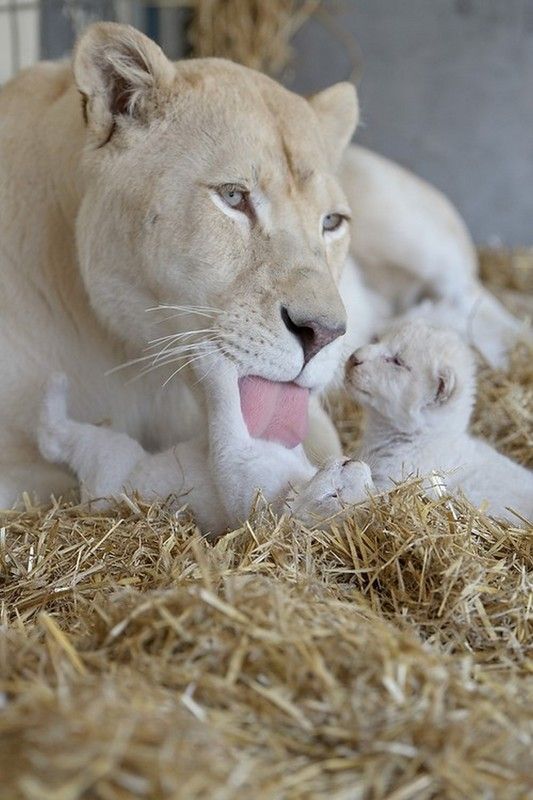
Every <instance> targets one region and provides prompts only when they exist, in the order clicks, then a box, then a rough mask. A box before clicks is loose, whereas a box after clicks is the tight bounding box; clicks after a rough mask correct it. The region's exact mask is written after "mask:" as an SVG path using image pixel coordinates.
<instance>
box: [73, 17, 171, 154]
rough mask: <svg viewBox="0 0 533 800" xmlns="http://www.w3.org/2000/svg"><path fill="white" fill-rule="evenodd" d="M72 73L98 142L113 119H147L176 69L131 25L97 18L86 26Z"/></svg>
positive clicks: (109, 130) (107, 133)
mask: <svg viewBox="0 0 533 800" xmlns="http://www.w3.org/2000/svg"><path fill="white" fill-rule="evenodd" d="M73 64H74V77H75V80H76V83H77V85H78V89H79V90H80V92H81V94H82V96H83V101H84V108H85V117H86V119H87V122H88V124H89V126H90V127H91V129H92V130H93V132H94V133H95V135H96V136H97V138H98V139H100V140H101V143H102V144H104V143H105V142H107V141H108V140H109V139H110V138H111V134H112V132H113V129H114V125H115V122H116V119H117V118H118V117H129V118H135V119H137V120H141V121H145V120H146V119H147V118H148V115H149V112H150V111H151V110H153V109H154V108H155V106H156V102H157V94H158V90H161V89H163V88H164V87H165V86H169V85H170V84H171V82H172V79H173V77H174V67H173V65H172V64H171V62H170V61H169V60H168V59H167V58H166V56H165V55H164V53H163V51H162V50H161V48H160V47H158V46H157V45H156V44H155V42H152V40H151V39H148V37H147V36H145V35H144V34H142V33H140V32H139V31H137V30H135V28H132V27H131V26H130V25H118V24H116V23H114V22H101V23H96V24H95V25H91V26H90V27H89V28H87V30H86V32H85V33H84V34H83V36H82V37H81V39H80V40H79V42H78V44H77V46H76V48H75V51H74V59H73Z"/></svg>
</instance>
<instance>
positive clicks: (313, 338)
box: [281, 306, 346, 364]
mask: <svg viewBox="0 0 533 800" xmlns="http://www.w3.org/2000/svg"><path fill="white" fill-rule="evenodd" d="M281 318H282V320H283V322H284V324H285V327H286V328H287V330H289V331H290V332H291V333H293V334H294V335H295V336H296V338H297V339H298V340H299V342H300V344H301V345H302V350H303V351H304V364H307V363H308V362H309V361H311V359H312V358H313V356H316V354H317V353H318V352H320V350H322V348H323V347H325V346H326V345H327V344H330V342H333V341H334V340H335V339H337V338H338V337H339V336H344V334H345V333H346V323H345V322H341V323H339V324H338V325H335V326H329V325H324V323H322V322H320V321H319V320H316V319H300V318H299V317H298V316H297V315H296V314H294V313H292V314H291V312H290V311H289V309H288V308H286V307H285V306H282V307H281Z"/></svg>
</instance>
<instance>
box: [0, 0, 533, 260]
mask: <svg viewBox="0 0 533 800" xmlns="http://www.w3.org/2000/svg"><path fill="white" fill-rule="evenodd" d="M96 19H112V20H118V21H121V22H129V23H131V24H133V25H136V26H137V27H139V28H141V29H142V30H144V31H145V32H146V33H148V34H149V35H150V36H151V37H152V38H154V39H156V40H157V41H158V42H159V43H160V44H161V46H162V47H163V49H164V50H165V52H166V53H167V54H168V55H169V56H170V57H172V58H182V57H190V56H198V55H200V56H204V55H219V56H225V57H228V58H233V59H234V60H236V61H240V62H242V63H244V64H247V65H249V66H252V67H255V68H257V69H262V70H264V71H266V72H268V73H269V74H271V75H273V76H274V77H276V78H278V79H279V80H281V81H282V82H283V83H285V84H286V85H287V86H289V87H290V88H293V89H295V90H296V91H299V92H302V93H312V92H314V91H316V90H318V89H321V88H323V87H324V86H327V85H328V84H331V83H333V82H335V81H337V80H346V79H348V80H352V81H354V82H355V83H356V84H357V86H358V89H359V94H360V100H361V108H362V123H361V126H360V128H359V130H358V132H357V136H356V139H357V141H358V142H360V143H361V144H364V145H366V146H368V147H371V148H372V149H375V150H376V151H378V152H380V153H382V154H384V155H386V156H388V157H390V158H392V159H394V160H396V161H398V162H400V163H401V164H403V165H405V166H407V167H409V168H410V169H412V170H414V171H415V172H417V173H418V174H419V175H421V176H423V177H424V178H426V179H427V180H429V181H431V182H432V183H434V184H435V185H436V186H438V187H439V188H440V189H442V190H443V191H444V192H445V193H446V194H447V195H448V196H449V197H450V198H451V199H452V200H453V202H454V203H455V204H456V205H457V207H458V208H459V210H460V211H461V213H462V214H463V216H464V217H465V219H466V221H467V223H468V225H469V227H470V230H471V231H472V234H473V236H474V238H475V240H476V242H477V243H478V244H482V245H483V244H485V245H486V244H488V245H491V246H496V245H504V246H523V245H526V246H527V245H531V244H533V0H431V2H429V0H160V2H158V3H154V2H145V1H144V0H41V1H40V2H37V0H0V83H1V82H4V81H5V80H7V79H8V78H9V77H10V76H11V75H12V74H14V72H16V71H17V70H18V69H20V68H21V67H24V66H27V65H29V64H32V63H34V62H35V61H37V60H38V59H40V58H58V57H62V56H64V55H66V54H68V52H69V51H70V49H71V47H72V43H73V41H74V38H75V36H76V33H77V32H79V31H81V30H82V29H83V27H84V26H85V25H87V24H88V23H89V22H91V21H93V20H96Z"/></svg>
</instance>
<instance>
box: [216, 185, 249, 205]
mask: <svg viewBox="0 0 533 800" xmlns="http://www.w3.org/2000/svg"><path fill="white" fill-rule="evenodd" d="M220 196H221V197H222V199H223V200H225V201H226V203H227V204H228V206H231V207H232V208H237V207H238V206H240V204H241V203H242V201H243V200H244V192H241V190H240V189H223V190H222V191H221V192H220Z"/></svg>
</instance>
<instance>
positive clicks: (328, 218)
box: [322, 214, 345, 233]
mask: <svg viewBox="0 0 533 800" xmlns="http://www.w3.org/2000/svg"><path fill="white" fill-rule="evenodd" d="M344 220H345V217H344V216H343V215H342V214H326V215H325V217H324V218H323V220H322V232H323V233H331V232H332V231H337V230H338V229H339V228H340V226H341V225H342V223H343V222H344Z"/></svg>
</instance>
